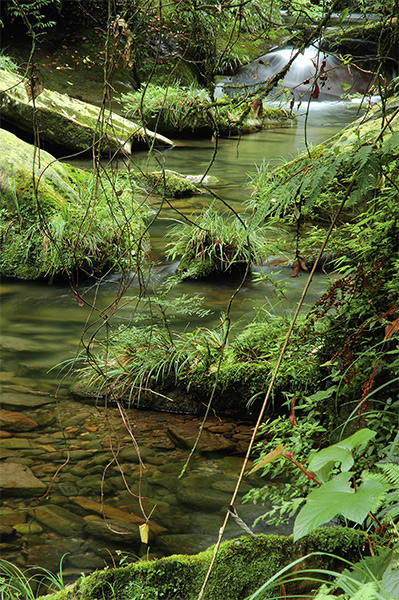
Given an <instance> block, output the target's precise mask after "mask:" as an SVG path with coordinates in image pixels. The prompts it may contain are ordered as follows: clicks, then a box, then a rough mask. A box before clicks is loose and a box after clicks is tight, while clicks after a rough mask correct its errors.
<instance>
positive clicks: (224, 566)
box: [46, 527, 366, 600]
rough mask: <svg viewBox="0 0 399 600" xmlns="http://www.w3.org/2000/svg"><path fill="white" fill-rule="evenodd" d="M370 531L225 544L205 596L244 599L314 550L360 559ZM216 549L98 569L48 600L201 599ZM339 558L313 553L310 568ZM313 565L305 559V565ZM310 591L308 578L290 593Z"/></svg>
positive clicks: (207, 599) (271, 593)
mask: <svg viewBox="0 0 399 600" xmlns="http://www.w3.org/2000/svg"><path fill="white" fill-rule="evenodd" d="M365 544H366V535H365V534H364V533H363V532H360V531H354V530H351V529H346V528H339V527H337V528H324V529H319V530H316V531H314V532H313V533H311V534H310V535H309V536H307V537H306V538H304V539H303V540H301V542H299V543H295V544H294V542H293V540H292V537H285V536H277V535H259V536H257V537H241V538H238V539H234V540H231V541H228V542H224V543H222V544H221V546H220V549H219V553H218V555H217V558H216V562H215V564H214V567H213V570H212V572H211V576H210V578H209V581H208V584H207V586H206V588H205V594H204V600H244V599H245V598H247V597H248V596H249V595H250V594H251V593H253V592H255V591H256V590H257V589H258V588H259V587H260V586H261V585H262V584H263V583H265V582H266V581H267V580H268V579H269V578H270V577H272V576H273V575H275V574H276V573H277V572H278V571H279V570H280V569H282V568H284V567H286V566H287V565H289V564H290V563H291V561H293V560H295V559H297V558H299V557H303V556H305V555H306V554H308V553H309V552H312V551H318V552H328V553H330V554H334V555H336V556H338V557H342V558H344V559H349V560H354V561H356V560H357V559H358V558H360V554H361V548H362V546H364V545H365ZM213 550H214V549H213V547H211V548H209V549H208V550H206V551H204V552H201V553H199V554H196V555H173V556H169V557H166V558H162V559H159V560H154V561H140V562H137V563H134V564H131V565H129V566H127V567H123V568H117V569H107V570H103V571H97V572H95V573H93V574H92V575H89V576H88V577H82V578H80V579H79V580H78V581H77V582H76V583H75V585H73V586H72V587H71V588H70V589H66V590H64V591H61V592H58V593H55V594H50V595H49V596H46V600H72V599H73V600H97V599H98V598H102V599H103V600H111V599H114V598H118V600H139V599H140V600H153V598H163V599H165V600H166V599H172V598H173V599H174V600H197V598H198V594H199V591H200V589H201V586H202V584H203V581H204V578H205V575H206V573H207V570H208V567H209V565H210V562H211V559H212V556H213ZM339 562H340V561H339V560H337V559H332V558H331V557H328V556H321V557H312V562H311V563H310V567H311V568H320V567H324V568H339ZM306 564H307V565H308V566H309V563H301V564H300V568H303V567H305V566H306ZM278 587H279V584H278V583H277V584H274V585H271V586H270V587H269V588H268V589H267V590H266V591H265V592H264V593H263V595H262V598H272V597H275V595H276V593H278ZM306 587H307V589H308V590H309V589H311V588H313V587H314V582H311V583H309V584H308V586H306V584H305V585H304V582H303V581H300V582H298V583H297V584H295V583H294V584H291V588H290V589H289V590H288V591H292V592H293V593H295V591H296V592H298V591H299V590H300V591H301V592H303V591H304V590H306Z"/></svg>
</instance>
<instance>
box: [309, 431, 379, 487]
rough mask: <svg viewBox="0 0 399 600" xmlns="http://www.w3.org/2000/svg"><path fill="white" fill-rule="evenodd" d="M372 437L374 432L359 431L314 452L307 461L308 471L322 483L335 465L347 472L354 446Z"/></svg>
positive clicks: (350, 464)
mask: <svg viewBox="0 0 399 600" xmlns="http://www.w3.org/2000/svg"><path fill="white" fill-rule="evenodd" d="M374 436H375V431H371V429H367V428H364V429H359V431H356V433H354V434H353V435H351V436H350V437H348V438H345V439H344V440H341V441H340V442H338V443H337V444H334V445H333V446H329V447H328V448H324V449H323V450H320V451H319V452H316V454H314V455H313V456H312V458H311V459H310V461H309V470H310V471H312V472H313V473H315V474H316V475H317V476H318V478H319V479H320V480H321V481H322V482H324V481H326V480H327V479H328V476H329V475H330V473H331V470H332V469H333V467H334V465H335V464H336V463H340V464H341V470H342V471H349V469H351V468H352V465H353V456H352V454H351V453H352V450H353V449H354V448H356V446H360V445H362V444H367V442H369V441H370V440H371V439H372V438H373V437H374Z"/></svg>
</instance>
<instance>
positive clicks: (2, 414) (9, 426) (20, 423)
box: [0, 408, 38, 431]
mask: <svg viewBox="0 0 399 600" xmlns="http://www.w3.org/2000/svg"><path fill="white" fill-rule="evenodd" d="M0 427H1V428H2V429H3V428H4V429H6V430H7V431H31V430H32V429H36V427H38V424H37V423H36V421H34V420H33V419H30V418H29V417H26V416H25V415H22V414H21V413H16V412H12V411H9V410H4V409H3V408H0Z"/></svg>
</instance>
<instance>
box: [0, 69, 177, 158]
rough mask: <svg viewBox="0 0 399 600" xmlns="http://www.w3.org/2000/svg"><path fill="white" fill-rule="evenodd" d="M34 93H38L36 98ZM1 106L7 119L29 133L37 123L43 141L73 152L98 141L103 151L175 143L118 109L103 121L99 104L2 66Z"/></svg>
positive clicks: (4, 117)
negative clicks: (55, 90) (134, 121)
mask: <svg viewBox="0 0 399 600" xmlns="http://www.w3.org/2000/svg"><path fill="white" fill-rule="evenodd" d="M36 94H37V95H36ZM32 95H33V96H36V97H35V98H34V101H33V99H32ZM0 108H1V116H2V119H3V122H4V123H9V124H11V125H12V126H13V127H16V128H18V129H20V130H22V131H24V132H27V133H28V134H32V123H35V124H36V125H37V127H38V128H39V131H40V138H41V140H42V142H43V141H44V142H47V143H48V144H51V145H53V146H58V147H61V148H63V149H64V150H68V151H71V152H92V148H93V143H94V144H96V147H97V148H99V149H100V151H101V152H102V154H109V153H111V154H113V153H115V152H117V151H119V150H122V151H123V152H126V153H130V152H131V148H132V145H134V144H137V143H143V142H146V140H147V139H152V138H155V141H156V142H159V143H161V144H163V145H167V146H173V142H172V141H171V140H168V139H167V138H165V137H163V136H161V135H158V134H156V133H154V132H152V131H150V130H148V129H146V130H144V128H143V127H141V126H140V125H137V124H136V123H133V122H132V121H129V120H128V119H124V118H123V117H121V116H119V115H118V114H116V113H110V112H109V111H105V113H104V115H103V123H102V124H101V123H100V121H99V115H100V114H101V113H100V108H99V107H97V106H94V105H92V104H89V103H87V102H82V101H81V100H77V99H76V98H71V97H70V96H68V95H67V94H60V93H58V92H53V91H50V90H47V89H44V88H43V84H42V82H41V81H39V80H37V79H36V80H35V79H24V77H22V76H19V75H16V74H14V73H9V72H7V71H4V70H1V69H0ZM100 140H101V141H100Z"/></svg>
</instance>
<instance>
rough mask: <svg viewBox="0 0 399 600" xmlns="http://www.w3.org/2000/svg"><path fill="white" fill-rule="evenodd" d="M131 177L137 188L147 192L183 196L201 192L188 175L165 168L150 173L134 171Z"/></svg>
mask: <svg viewBox="0 0 399 600" xmlns="http://www.w3.org/2000/svg"><path fill="white" fill-rule="evenodd" d="M132 179H133V181H134V183H135V185H137V187H138V188H139V189H142V190H144V191H145V192H147V193H149V194H162V195H164V196H169V197H171V198H185V197H189V196H195V195H196V194H199V193H201V191H200V189H199V188H198V187H197V186H196V185H194V183H192V182H191V181H190V180H189V178H188V177H185V176H184V175H181V174H180V173H176V172H175V171H169V170H167V169H165V170H164V171H153V172H151V173H134V174H133V175H132Z"/></svg>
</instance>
